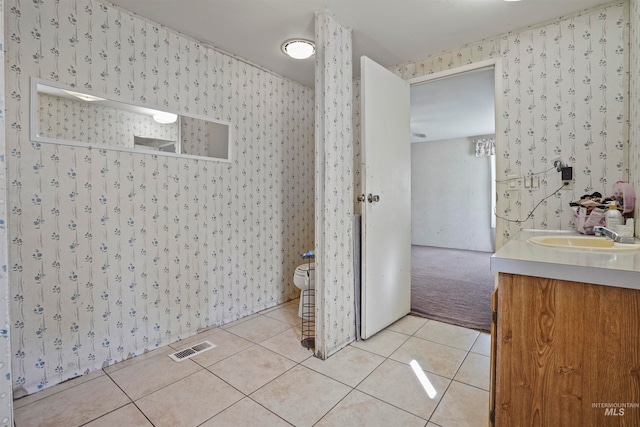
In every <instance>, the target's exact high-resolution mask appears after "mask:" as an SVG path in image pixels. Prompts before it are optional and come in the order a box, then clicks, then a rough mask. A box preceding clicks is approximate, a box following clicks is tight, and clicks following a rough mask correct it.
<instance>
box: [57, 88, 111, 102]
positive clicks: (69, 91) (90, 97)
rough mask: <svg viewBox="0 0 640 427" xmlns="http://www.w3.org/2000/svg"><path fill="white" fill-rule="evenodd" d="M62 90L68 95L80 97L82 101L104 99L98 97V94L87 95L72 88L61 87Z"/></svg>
mask: <svg viewBox="0 0 640 427" xmlns="http://www.w3.org/2000/svg"><path fill="white" fill-rule="evenodd" d="M63 90H64V91H65V92H67V93H68V94H69V95H72V96H75V97H76V98H78V99H82V100H83V101H87V102H93V101H104V98H100V97H98V96H93V95H87V94H86V93H80V92H74V91H72V90H66V89H63Z"/></svg>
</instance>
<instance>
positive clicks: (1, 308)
mask: <svg viewBox="0 0 640 427" xmlns="http://www.w3.org/2000/svg"><path fill="white" fill-rule="evenodd" d="M5 10H6V4H5V1H4V0H0V15H1V16H2V17H3V18H4V11H5ZM4 29H5V26H4V19H3V20H2V21H0V45H2V46H4V40H5V38H4ZM0 63H2V64H4V49H0ZM4 76H5V70H4V66H3V67H2V68H0V170H2V171H4V170H6V167H7V165H6V163H5V160H6V158H7V149H6V141H5V85H4ZM6 194H7V174H6V173H1V174H0V195H1V197H0V425H2V426H3V427H9V426H13V391H12V380H13V377H12V375H11V341H10V336H11V332H10V331H11V316H10V315H9V298H10V292H9V275H8V267H7V266H8V260H7V255H8V254H7V236H8V233H7V198H6Z"/></svg>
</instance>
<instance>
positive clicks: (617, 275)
mask: <svg viewBox="0 0 640 427" xmlns="http://www.w3.org/2000/svg"><path fill="white" fill-rule="evenodd" d="M566 235H576V236H580V235H581V234H579V233H578V232H575V231H566V230H532V229H528V230H522V231H521V232H520V233H518V235H516V236H515V237H513V238H512V239H511V240H509V241H508V242H507V243H506V244H505V245H504V246H503V247H502V248H500V249H499V250H498V251H497V252H496V253H495V254H493V255H492V256H491V271H494V272H496V273H511V274H520V275H523V276H534V277H543V278H548V279H559V280H568V281H572V282H581V283H593V284H596V285H606V286H615V287H619V288H629V289H638V290H640V251H633V252H605V251H598V250H595V249H594V250H574V249H568V248H552V247H546V246H540V245H536V244H533V243H529V242H528V241H527V240H528V239H529V238H531V237H534V236H566ZM602 238H603V239H605V237H602Z"/></svg>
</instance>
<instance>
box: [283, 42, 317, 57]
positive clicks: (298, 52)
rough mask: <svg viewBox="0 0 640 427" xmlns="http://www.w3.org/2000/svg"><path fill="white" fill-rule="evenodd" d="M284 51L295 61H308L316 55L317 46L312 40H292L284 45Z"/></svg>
mask: <svg viewBox="0 0 640 427" xmlns="http://www.w3.org/2000/svg"><path fill="white" fill-rule="evenodd" d="M282 51H283V52H284V53H286V54H287V55H289V56H290V57H292V58H294V59H306V58H308V57H310V56H311V55H313V54H314V53H316V46H315V45H314V44H313V42H312V41H310V40H304V39H291V40H287V41H286V42H284V43H282Z"/></svg>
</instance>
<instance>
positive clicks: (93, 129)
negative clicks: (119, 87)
mask: <svg viewBox="0 0 640 427" xmlns="http://www.w3.org/2000/svg"><path fill="white" fill-rule="evenodd" d="M38 134H39V135H40V136H43V137H48V138H55V139H64V140H68V141H77V142H87V143H95V144H105V145H115V146H123V147H133V141H134V139H133V138H134V136H139V137H142V138H158V139H165V140H170V141H177V140H178V125H177V124H176V123H171V124H161V123H157V122H156V121H155V120H153V118H152V117H151V116H148V115H146V114H138V113H133V112H130V111H122V110H117V109H115V108H110V107H106V106H102V105H97V104H91V103H86V102H80V101H73V100H71V99H66V98H60V97H58V96H51V95H47V94H44V93H38Z"/></svg>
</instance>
